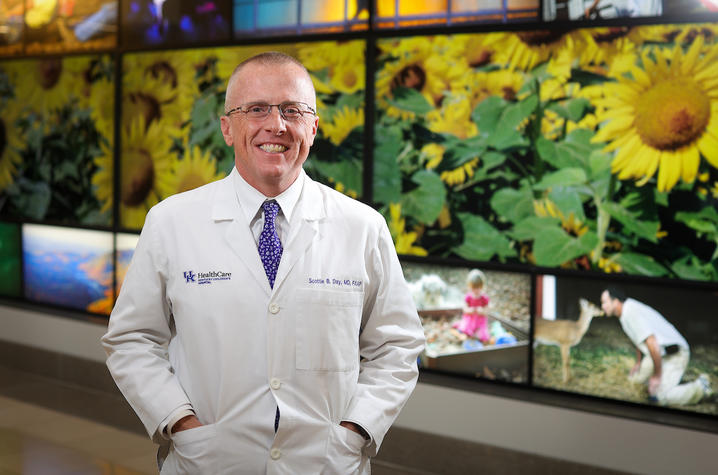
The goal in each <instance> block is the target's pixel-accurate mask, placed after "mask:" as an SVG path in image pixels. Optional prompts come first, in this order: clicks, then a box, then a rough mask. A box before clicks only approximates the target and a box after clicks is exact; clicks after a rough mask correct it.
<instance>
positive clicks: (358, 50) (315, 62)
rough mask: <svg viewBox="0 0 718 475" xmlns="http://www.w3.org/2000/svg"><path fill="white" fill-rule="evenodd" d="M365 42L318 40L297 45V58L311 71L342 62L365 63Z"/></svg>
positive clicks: (350, 63) (351, 63) (348, 63)
mask: <svg viewBox="0 0 718 475" xmlns="http://www.w3.org/2000/svg"><path fill="white" fill-rule="evenodd" d="M364 48H365V43H364V41H362V40H351V41H318V42H316V43H300V44H299V45H297V58H298V59H299V61H301V62H302V64H303V65H304V67H306V68H307V69H308V70H310V71H319V70H322V69H325V68H331V67H334V66H337V65H340V64H343V65H354V66H356V65H358V64H360V65H362V66H363V65H364Z"/></svg>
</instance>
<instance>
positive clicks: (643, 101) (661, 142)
mask: <svg viewBox="0 0 718 475" xmlns="http://www.w3.org/2000/svg"><path fill="white" fill-rule="evenodd" d="M709 119H710V99H709V98H708V96H707V95H706V94H705V92H703V91H702V90H701V89H700V88H699V87H698V86H697V85H696V83H695V82H693V80H691V79H688V78H679V79H669V80H667V81H663V82H660V83H658V84H656V85H655V86H653V87H652V88H650V89H649V90H648V91H646V92H645V93H644V94H643V95H642V96H641V98H640V99H639V101H638V106H637V108H636V119H635V126H636V130H637V131H638V135H639V136H640V137H641V139H642V140H643V143H645V144H647V145H650V146H651V147H653V148H657V149H659V150H675V149H677V148H680V147H682V146H684V145H687V144H690V143H692V142H693V141H695V140H696V139H697V138H698V137H699V136H700V135H701V134H702V133H703V131H704V130H705V129H706V126H707V125H708V121H709Z"/></svg>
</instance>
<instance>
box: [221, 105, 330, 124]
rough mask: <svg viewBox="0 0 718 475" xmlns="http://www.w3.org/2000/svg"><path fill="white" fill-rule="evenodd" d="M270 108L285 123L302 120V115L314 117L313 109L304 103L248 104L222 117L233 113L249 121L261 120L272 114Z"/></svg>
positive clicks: (229, 111) (231, 110)
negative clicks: (244, 116)
mask: <svg viewBox="0 0 718 475" xmlns="http://www.w3.org/2000/svg"><path fill="white" fill-rule="evenodd" d="M272 107H276V108H277V110H279V114H280V115H281V116H282V118H283V119H284V120H286V121H294V120H298V119H300V118H302V117H303V116H304V114H310V115H316V112H315V111H314V109H312V108H311V107H309V105H308V104H305V103H304V102H282V103H281V104H267V103H266V102H250V103H248V104H242V105H241V106H238V107H235V108H234V109H230V110H228V111H227V112H225V114H224V115H226V116H230V115H231V114H234V113H235V112H243V113H245V114H247V117H248V118H249V119H253V120H261V119H264V118H265V117H267V116H268V115H269V114H270V112H272Z"/></svg>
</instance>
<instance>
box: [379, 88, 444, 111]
mask: <svg viewBox="0 0 718 475" xmlns="http://www.w3.org/2000/svg"><path fill="white" fill-rule="evenodd" d="M392 95H393V97H386V101H387V102H388V103H389V104H391V105H393V106H394V107H396V108H398V109H401V110H405V111H409V112H413V113H415V114H419V115H423V114H426V113H427V112H429V111H431V110H432V109H433V108H434V107H433V106H432V105H431V104H429V103H428V102H427V100H426V98H425V97H424V96H422V95H421V93H420V92H419V91H417V90H416V89H412V88H407V87H397V88H396V89H394V90H393V91H392Z"/></svg>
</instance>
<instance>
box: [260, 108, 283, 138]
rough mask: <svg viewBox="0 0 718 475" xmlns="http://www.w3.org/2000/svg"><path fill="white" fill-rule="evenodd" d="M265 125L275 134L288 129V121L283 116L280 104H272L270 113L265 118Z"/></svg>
mask: <svg viewBox="0 0 718 475" xmlns="http://www.w3.org/2000/svg"><path fill="white" fill-rule="evenodd" d="M264 126H265V127H266V128H267V130H269V131H271V132H272V133H273V134H276V135H281V134H283V133H284V132H286V130H287V123H286V121H285V120H284V117H282V112H281V111H280V110H279V106H271V107H270V108H269V115H268V116H267V117H266V118H265V119H264Z"/></svg>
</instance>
